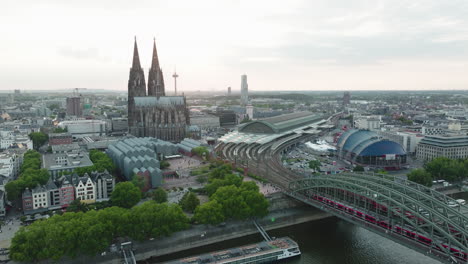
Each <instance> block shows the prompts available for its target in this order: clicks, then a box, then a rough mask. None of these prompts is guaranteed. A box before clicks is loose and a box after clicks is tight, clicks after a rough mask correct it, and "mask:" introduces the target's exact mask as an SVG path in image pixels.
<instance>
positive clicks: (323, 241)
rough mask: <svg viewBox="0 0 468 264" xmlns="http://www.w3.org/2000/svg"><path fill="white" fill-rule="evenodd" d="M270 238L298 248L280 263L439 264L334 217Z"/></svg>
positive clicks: (211, 247)
mask: <svg viewBox="0 0 468 264" xmlns="http://www.w3.org/2000/svg"><path fill="white" fill-rule="evenodd" d="M268 233H269V234H270V236H275V237H282V236H289V237H291V238H292V239H293V240H295V241H296V242H297V243H298V244H299V248H300V249H301V252H302V255H301V256H300V257H296V258H293V259H290V260H285V261H283V262H282V263H289V264H299V263H307V264H309V263H310V264H334V263H340V264H341V263H343V264H366V263H369V264H371V263H372V264H390V263H392V264H393V263H411V264H418V263H421V264H437V263H440V262H438V261H435V260H433V259H431V258H429V257H427V256H424V255H422V254H420V253H418V252H416V251H413V250H411V249H409V248H406V247H404V246H401V245H399V244H397V243H395V242H393V241H391V240H388V239H386V238H383V237H381V236H379V235H377V234H375V233H372V232H370V231H368V230H366V229H364V228H361V227H358V226H355V225H353V224H350V223H347V222H345V221H343V220H340V219H337V218H335V217H330V218H326V219H322V220H318V221H313V222H309V223H305V224H301V225H296V226H291V227H287V228H282V229H277V230H272V231H268ZM261 240H262V237H261V236H260V234H258V235H252V236H247V237H243V238H239V239H233V240H229V241H226V242H223V243H218V244H214V245H209V246H205V247H200V248H195V249H190V250H186V251H183V252H179V253H177V254H172V255H168V256H163V257H160V258H155V259H152V260H151V261H148V262H147V263H160V262H162V261H167V260H171V259H178V258H183V257H186V256H192V255H198V254H203V253H207V252H211V251H217V250H222V249H227V248H231V247H237V246H241V245H246V244H252V243H256V242H259V241H261Z"/></svg>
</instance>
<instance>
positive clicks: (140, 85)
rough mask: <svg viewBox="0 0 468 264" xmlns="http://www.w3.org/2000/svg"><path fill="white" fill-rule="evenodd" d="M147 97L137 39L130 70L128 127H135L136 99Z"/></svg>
mask: <svg viewBox="0 0 468 264" xmlns="http://www.w3.org/2000/svg"><path fill="white" fill-rule="evenodd" d="M139 96H146V84H145V73H144V72H143V69H142V68H141V65H140V56H139V55H138V46H137V42H136V37H135V44H134V47H133V62H132V67H131V68H130V76H129V78H128V126H129V127H133V126H134V125H135V124H136V123H137V120H136V115H135V114H136V113H135V100H134V98H135V97H139Z"/></svg>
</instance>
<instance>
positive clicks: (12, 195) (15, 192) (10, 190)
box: [5, 181, 23, 201]
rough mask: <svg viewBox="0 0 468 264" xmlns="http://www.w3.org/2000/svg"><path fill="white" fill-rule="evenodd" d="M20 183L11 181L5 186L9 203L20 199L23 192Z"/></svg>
mask: <svg viewBox="0 0 468 264" xmlns="http://www.w3.org/2000/svg"><path fill="white" fill-rule="evenodd" d="M21 189H22V188H21V186H20V185H19V181H10V182H8V183H7V184H6V185H5V191H6V193H7V199H8V200H9V201H14V200H16V199H18V198H19V197H20V195H21V193H22V191H23V190H21Z"/></svg>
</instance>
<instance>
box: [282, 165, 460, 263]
mask: <svg viewBox="0 0 468 264" xmlns="http://www.w3.org/2000/svg"><path fill="white" fill-rule="evenodd" d="M288 194H289V195H290V196H292V197H294V198H296V199H299V200H301V201H303V202H305V203H307V204H310V205H313V206H315V207H318V208H320V209H322V210H325V211H328V212H330V213H332V214H334V215H336V216H338V217H340V218H342V219H344V220H347V221H350V222H353V223H356V224H358V225H360V226H363V227H365V228H367V229H369V230H371V231H374V232H377V233H379V234H381V235H383V236H385V237H388V238H390V239H392V240H394V241H397V242H398V243H400V244H404V245H406V246H408V247H410V248H413V249H415V250H417V251H419V252H422V253H424V254H427V255H429V256H431V257H433V258H435V259H437V260H439V261H443V262H447V263H468V230H467V225H468V217H467V215H468V208H466V207H465V206H457V207H450V206H449V203H450V204H455V203H456V201H455V200H453V199H451V198H450V197H447V196H446V195H444V194H441V193H439V192H436V191H434V190H431V189H429V188H427V187H424V186H422V185H419V184H416V183H414V182H411V181H407V180H405V179H401V178H398V177H394V176H389V175H380V174H375V175H373V174H358V173H341V174H334V175H333V174H332V175H319V176H313V177H311V178H306V179H301V180H295V181H291V182H290V183H289V191H288Z"/></svg>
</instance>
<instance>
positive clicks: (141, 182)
mask: <svg viewBox="0 0 468 264" xmlns="http://www.w3.org/2000/svg"><path fill="white" fill-rule="evenodd" d="M132 183H133V185H135V186H136V187H138V189H140V191H143V190H144V189H145V185H146V184H145V178H144V177H143V176H141V175H137V174H133V177H132Z"/></svg>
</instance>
